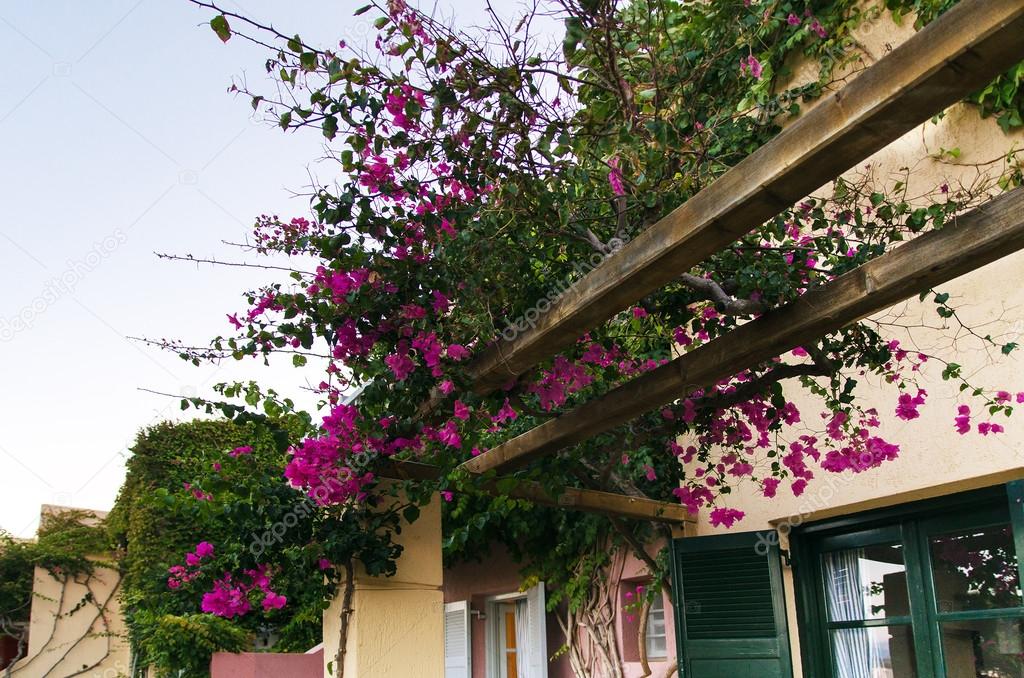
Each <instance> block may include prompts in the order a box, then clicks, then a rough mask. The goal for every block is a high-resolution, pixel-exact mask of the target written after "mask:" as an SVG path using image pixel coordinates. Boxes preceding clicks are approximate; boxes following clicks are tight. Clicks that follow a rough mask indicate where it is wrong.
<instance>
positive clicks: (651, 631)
mask: <svg viewBox="0 0 1024 678" xmlns="http://www.w3.org/2000/svg"><path fill="white" fill-rule="evenodd" d="M644 640H645V642H646V644H647V657H648V659H664V658H665V657H667V656H668V641H667V639H666V637H665V601H664V599H663V598H662V597H661V594H660V593H656V594H655V595H654V600H653V601H652V602H651V609H650V611H649V612H648V616H647V637H646V638H645V639H644Z"/></svg>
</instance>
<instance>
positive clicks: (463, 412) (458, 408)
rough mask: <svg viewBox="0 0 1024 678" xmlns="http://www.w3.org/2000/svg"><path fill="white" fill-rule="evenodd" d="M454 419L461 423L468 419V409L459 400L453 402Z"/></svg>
mask: <svg viewBox="0 0 1024 678" xmlns="http://www.w3.org/2000/svg"><path fill="white" fill-rule="evenodd" d="M455 418H456V419H461V420H462V421H466V420H467V419H469V408H468V407H466V404H465V403H463V402H462V401H461V400H456V401H455Z"/></svg>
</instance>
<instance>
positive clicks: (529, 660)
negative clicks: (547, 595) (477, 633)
mask: <svg viewBox="0 0 1024 678" xmlns="http://www.w3.org/2000/svg"><path fill="white" fill-rule="evenodd" d="M486 615H487V639H486V646H487V678H547V675H548V672H547V670H548V657H547V637H546V630H545V621H546V620H545V609H544V584H543V583H541V584H537V585H536V586H534V587H532V588H531V589H529V590H528V591H526V595H525V596H524V595H522V594H506V595H503V596H497V597H495V598H493V599H491V600H490V601H488V603H487V613H486Z"/></svg>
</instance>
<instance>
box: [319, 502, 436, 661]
mask: <svg viewBox="0 0 1024 678" xmlns="http://www.w3.org/2000/svg"><path fill="white" fill-rule="evenodd" d="M440 502H441V500H440V498H439V497H437V496H436V495H435V497H434V500H433V501H432V502H431V503H430V504H429V505H427V506H423V507H421V512H420V517H419V519H418V520H417V521H416V522H415V523H413V524H412V525H408V524H404V525H403V527H402V534H401V535H399V536H398V537H396V541H397V542H398V543H400V544H402V545H403V547H404V551H403V552H402V556H401V558H400V559H399V560H398V572H397V574H396V575H395V576H394V577H370V576H368V575H367V574H366V573H365V572H359V571H357V572H356V576H355V595H354V598H353V605H352V606H353V609H354V613H353V614H352V616H351V622H350V626H349V630H348V643H347V644H346V648H347V652H346V656H345V677H346V678H383V677H384V676H396V677H401V678H437V677H438V676H443V675H444V603H443V600H442V594H441V578H442V577H441V506H440ZM341 610H342V596H341V595H340V594H339V595H338V596H336V597H335V599H334V602H333V603H332V605H331V607H330V608H329V609H327V610H326V611H325V612H324V631H323V633H324V636H323V637H324V676H332V675H336V673H332V672H329V671H328V670H327V664H328V663H331V662H333V661H334V658H335V656H336V654H337V650H338V643H339V631H340V628H341V622H340V619H341Z"/></svg>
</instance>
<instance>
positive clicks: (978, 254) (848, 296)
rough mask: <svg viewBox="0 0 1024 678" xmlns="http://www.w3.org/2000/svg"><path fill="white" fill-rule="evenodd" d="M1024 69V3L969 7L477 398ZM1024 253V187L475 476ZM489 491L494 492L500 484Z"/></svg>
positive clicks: (586, 284) (644, 258) (795, 130)
mask: <svg viewBox="0 0 1024 678" xmlns="http://www.w3.org/2000/svg"><path fill="white" fill-rule="evenodd" d="M1021 60H1024V0H962V2H960V3H959V4H958V5H957V6H956V7H954V8H953V9H951V10H950V11H949V12H947V13H946V14H945V15H944V16H942V17H940V18H939V19H937V20H935V21H934V22H932V23H931V24H930V25H928V26H927V27H926V28H924V29H923V30H921V31H920V32H918V33H917V34H916V35H914V36H913V37H912V38H911V39H909V40H908V41H907V42H906V43H904V44H903V45H901V46H900V47H898V48H897V49H896V50H894V51H893V52H892V53H890V54H888V55H887V56H885V57H884V58H882V59H881V60H879V61H878V62H877V63H876V64H874V65H872V66H871V67H870V68H868V69H867V70H865V71H864V72H863V73H862V74H861V75H859V76H858V77H857V78H855V79H854V80H853V81H852V82H851V83H850V84H848V85H846V86H845V87H844V88H842V89H841V90H839V91H837V92H835V93H833V94H831V95H830V96H828V97H827V98H825V99H823V100H822V101H820V102H819V103H818V104H817V106H815V107H814V108H813V109H812V110H811V111H810V112H809V113H807V114H806V115H804V116H803V117H802V118H801V119H799V120H797V121H796V122H795V123H793V124H792V125H791V126H790V127H788V128H787V129H785V130H784V131H783V132H781V133H780V134H779V135H778V136H776V137H775V138H774V139H773V140H772V141H770V142H769V143H767V144H765V145H764V146H763V147H761V148H760V149H758V150H757V151H756V152H754V153H753V154H751V155H750V156H749V157H747V158H746V159H745V160H743V161H742V162H740V163H739V164H738V165H736V166H735V167H733V168H732V169H730V170H729V171H728V172H726V173H725V174H724V175H723V176H722V177H720V178H719V179H718V180H717V181H715V182H714V183H713V184H711V185H709V186H708V187H707V188H705V189H704V190H702V191H701V192H699V193H698V194H697V195H695V196H694V197H693V198H691V199H690V200H688V201H687V202H686V203H685V204H683V205H682V206H680V207H678V208H677V209H676V210H674V211H673V212H672V213H670V214H669V215H668V216H666V217H665V218H663V219H662V220H661V221H659V222H657V223H656V224H654V225H653V226H651V227H650V228H648V229H647V230H645V231H644V232H643V233H641V234H640V235H639V236H637V237H636V238H635V239H634V240H633V241H631V242H629V243H628V244H627V245H626V246H624V247H623V248H622V249H621V250H620V251H618V252H617V253H616V254H615V255H613V256H612V257H610V258H609V259H607V260H606V261H605V262H604V263H602V264H601V265H600V266H598V267H597V268H596V269H594V270H593V271H592V272H590V273H589V274H588V275H587V276H586V277H584V278H583V279H582V280H580V281H579V282H577V283H576V284H575V285H574V286H573V287H572V288H571V289H570V290H568V291H567V293H566V294H565V295H563V296H562V297H561V298H560V299H559V300H557V301H556V302H554V303H553V304H552V305H551V307H550V309H549V310H548V311H547V312H546V313H544V314H543V315H541V316H540V318H539V319H538V322H537V323H536V325H535V326H534V327H532V328H531V329H528V330H526V331H525V332H523V333H521V334H520V335H518V336H516V337H515V338H514V339H512V340H506V339H504V338H498V339H496V340H495V341H494V343H493V344H492V345H491V346H490V347H489V348H488V349H487V350H485V351H484V352H483V353H482V354H481V355H480V356H479V357H478V358H477V359H475V360H474V362H473V363H472V365H471V368H470V372H471V375H472V377H473V388H474V390H475V391H476V392H477V393H480V394H486V393H489V392H491V391H493V390H494V389H496V388H497V387H498V386H499V385H501V384H503V383H506V382H507V381H508V380H509V379H510V378H514V377H518V376H519V375H521V374H522V373H524V372H525V371H527V370H528V369H530V368H531V367H533V366H534V365H536V364H537V363H539V362H541V361H543V360H546V359H548V358H550V357H552V356H554V355H555V354H557V353H558V352H559V351H561V350H563V349H565V348H567V347H569V346H571V345H572V344H573V343H574V342H575V341H577V339H578V338H579V337H580V336H581V335H582V334H584V333H585V332H587V331H588V330H590V329H592V328H594V327H595V326H597V325H599V324H600V323H602V322H604V321H606V320H608V319H609V318H611V317H612V316H614V315H615V314H616V313H619V312H620V311H622V310H624V309H626V308H628V307H629V306H630V305H632V304H634V303H636V302H637V301H639V300H640V299H641V298H642V297H644V296H646V295H647V294H650V293H651V292H653V291H655V290H657V289H659V288H661V287H663V286H664V285H666V284H668V283H669V282H671V281H672V280H674V279H676V278H677V277H678V276H680V275H681V274H683V273H686V272H688V271H689V270H690V269H691V268H692V267H694V266H695V265H697V264H699V263H701V262H702V261H704V260H706V259H707V258H708V257H709V256H711V255H712V254H714V253H715V252H717V251H718V250H721V249H723V248H725V247H727V246H729V245H730V244H731V243H733V242H735V241H736V240H737V239H739V238H741V237H742V236H744V235H746V234H747V233H748V232H750V231H751V230H753V229H754V228H756V227H757V226H759V225H760V224H762V223H763V222H765V221H766V220H768V219H771V218H773V217H774V216H776V215H778V214H779V213H780V212H782V211H783V210H785V209H787V208H789V207H790V206H792V205H793V204H794V203H795V202H797V201H799V200H800V199H801V198H803V197H804V196H806V195H808V194H809V193H811V192H812V191H814V190H815V189H816V188H818V187H820V186H821V185H822V184H824V183H827V182H828V181H831V180H834V179H835V178H836V177H838V176H839V175H840V174H841V173H843V172H845V171H846V170H848V169H849V168H851V167H853V166H855V165H857V164H858V163H860V162H862V161H863V160H865V159H866V158H867V157H868V156H870V155H871V154H873V153H874V152H876V151H878V150H880V149H882V148H884V147H885V146H887V145H889V144H890V143H892V142H893V141H895V140H896V139H898V138H899V137H900V136H902V135H903V134H904V133H906V132H908V131H910V130H911V129H913V128H914V127H916V126H917V125H919V124H921V123H923V122H925V121H927V120H928V119H929V118H931V117H933V116H935V115H937V114H939V113H941V112H942V111H943V110H944V109H945V108H947V107H948V106H950V105H952V104H954V103H955V102H957V101H959V100H961V99H963V98H964V97H965V96H967V95H969V94H970V93H972V92H974V91H976V90H978V89H980V88H981V87H984V86H985V85H986V84H988V83H989V82H990V81H991V80H993V79H994V78H995V77H996V76H998V75H999V74H1000V73H1002V72H1004V71H1005V70H1007V69H1008V68H1010V67H1011V66H1012V65H1013V64H1015V63H1016V62H1018V61H1021ZM1022 248H1024V187H1022V188H1018V189H1015V190H1013V191H1010V192H1008V193H1005V194H1003V195H1001V196H1000V197H997V198H995V199H993V200H991V201H989V202H988V203H987V204H985V205H983V206H982V207H979V208H977V209H975V210H973V211H971V212H969V213H967V214H965V215H961V216H960V217H959V218H957V219H956V220H955V222H954V223H951V224H949V225H947V226H945V227H944V228H942V229H941V230H938V231H933V232H930V233H928V234H926V235H923V236H921V237H918V238H916V239H914V240H912V241H910V242H908V243H907V244H905V245H902V246H900V247H897V248H895V249H893V250H892V251H890V252H887V253H886V254H883V255H881V256H879V257H877V258H876V259H874V260H872V261H870V262H868V263H866V264H864V265H863V266H860V267H859V268H857V269H855V270H853V271H850V272H848V273H846V274H844V275H842V276H840V277H838V278H836V279H834V280H832V281H831V282H829V283H827V284H825V285H822V286H820V287H818V288H815V289H812V290H810V291H808V292H807V293H806V294H804V295H803V296H802V297H800V298H799V299H798V300H796V301H795V302H793V303H791V304H789V305H786V306H784V307H781V308H778V309H775V310H772V311H769V312H767V313H765V314H764V315H763V316H761V317H759V318H757V319H756V320H753V321H751V322H748V323H746V324H744V325H742V326H740V327H738V328H736V329H734V330H732V331H731V332H729V333H728V334H726V335H724V336H722V337H719V338H717V339H714V340H713V341H710V342H708V343H707V344H704V345H702V346H700V347H698V348H696V349H695V350H692V351H689V352H687V353H685V354H683V355H682V356H680V357H678V358H676V359H674V360H672V361H671V362H669V363H667V364H665V365H663V366H661V367H659V368H657V369H655V370H652V371H650V372H647V373H645V374H643V375H641V376H639V377H636V378H635V379H633V380H631V381H628V382H626V383H624V384H622V385H621V386H619V387H617V388H615V389H613V390H612V391H610V392H608V393H606V394H605V395H603V396H601V397H599V398H595V399H594V400H591V401H589V402H587V403H585V404H583V405H581V406H579V407H577V408H576V409H573V410H571V411H569V412H567V413H565V414H562V415H561V416H559V417H557V418H555V419H551V420H549V421H546V422H544V423H543V424H541V425H538V426H536V427H535V428H533V429H531V430H529V431H527V432H525V433H523V434H521V435H519V436H517V437H515V438H513V439H511V440H508V441H506V442H504V443H502V444H500V445H498V446H497V447H494V448H493V449H491V450H489V451H487V452H485V453H484V454H482V455H480V456H478V457H476V458H474V459H471V460H469V461H467V462H465V463H464V464H462V466H461V468H463V469H465V470H467V471H469V472H472V473H476V474H482V473H486V472H489V471H500V470H502V469H508V468H513V467H515V466H517V465H521V464H524V463H527V462H529V461H531V460H534V459H537V458H540V457H542V456H544V455H550V454H553V453H555V452H558V451H559V450H562V449H564V448H566V447H568V446H570V445H573V444H576V443H580V442H583V441H585V440H587V439H589V438H591V437H593V436H595V435H598V434H600V433H603V432H606V431H608V430H610V429H612V428H614V427H616V426H619V425H621V424H624V423H626V422H628V421H630V420H631V419H633V418H635V417H637V416H639V415H642V414H644V413H646V412H649V411H651V410H653V409H655V408H657V407H660V406H662V405H665V404H667V403H670V402H673V401H674V400H676V399H678V397H679V396H680V394H681V393H683V392H684V391H692V390H694V389H696V388H701V387H706V386H710V385H712V384H714V383H716V382H718V381H719V380H721V379H724V378H727V377H729V376H731V375H734V374H736V373H738V372H740V371H742V370H744V369H747V368H749V367H751V366H753V365H756V364H758V363H760V362H763V361H765V360H768V359H771V358H773V357H775V356H778V355H780V354H782V353H784V352H786V351H789V350H791V349H793V348H795V347H797V346H801V345H805V344H810V343H812V342H814V341H816V340H817V339H819V338H820V337H822V336H823V335H825V334H827V333H829V332H832V331H835V330H837V329H840V328H842V327H844V326H846V325H848V324H850V323H853V322H856V321H857V320H860V319H861V318H864V317H866V316H868V315H871V314H873V313H876V312H879V311H882V310H884V309H886V308H888V307H890V306H892V305H893V304H895V303H898V302H900V301H902V300H904V299H908V298H910V297H912V296H914V295H917V294H919V293H922V292H924V291H927V290H928V289H930V288H932V287H934V286H936V285H939V284H942V283H945V282H948V281H950V280H952V279H954V278H956V277H958V276H960V275H963V274H965V273H968V272H970V271H973V270H975V269H978V268H980V267H982V266H984V265H985V264H988V263H990V262H992V261H995V260H996V259H999V258H1002V257H1005V256H1007V255H1009V254H1011V253H1013V252H1016V251H1018V250H1020V249H1022ZM400 466H401V467H402V468H398V467H396V468H395V469H393V472H394V473H395V475H398V476H407V477H420V476H418V475H417V474H421V473H427V475H430V474H431V473H433V471H425V470H424V468H422V467H421V465H417V467H416V468H414V467H413V466H410V465H409V464H403V465H400ZM403 468H404V470H403ZM426 468H428V469H429V468H431V467H426ZM410 474H412V475H410ZM489 486H490V487H491V488H492V491H493V486H494V483H493V482H492V483H490V485H489ZM486 489H487V488H485V490H486ZM514 496H520V497H522V498H525V499H530V500H532V501H536V502H538V503H542V504H549V505H557V506H568V507H572V508H575V509H578V510H583V511H594V512H599V513H605V514H609V515H615V516H622V517H630V518H642V519H648V520H658V521H662V522H669V523H681V522H683V521H686V520H689V519H690V518H689V517H688V514H687V513H686V512H685V510H684V509H682V507H681V506H679V505H677V504H670V503H667V502H659V501H654V500H650V499H642V498H636V497H626V496H623V495H616V494H611V493H607V492H598V491H595V490H586V489H577V488H567V489H566V490H564V494H563V495H560V496H558V497H552V496H550V495H548V493H547V492H545V491H544V490H543V489H541V488H540V487H539V486H538V485H535V484H521V485H520V486H519V489H518V490H516V493H514Z"/></svg>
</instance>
